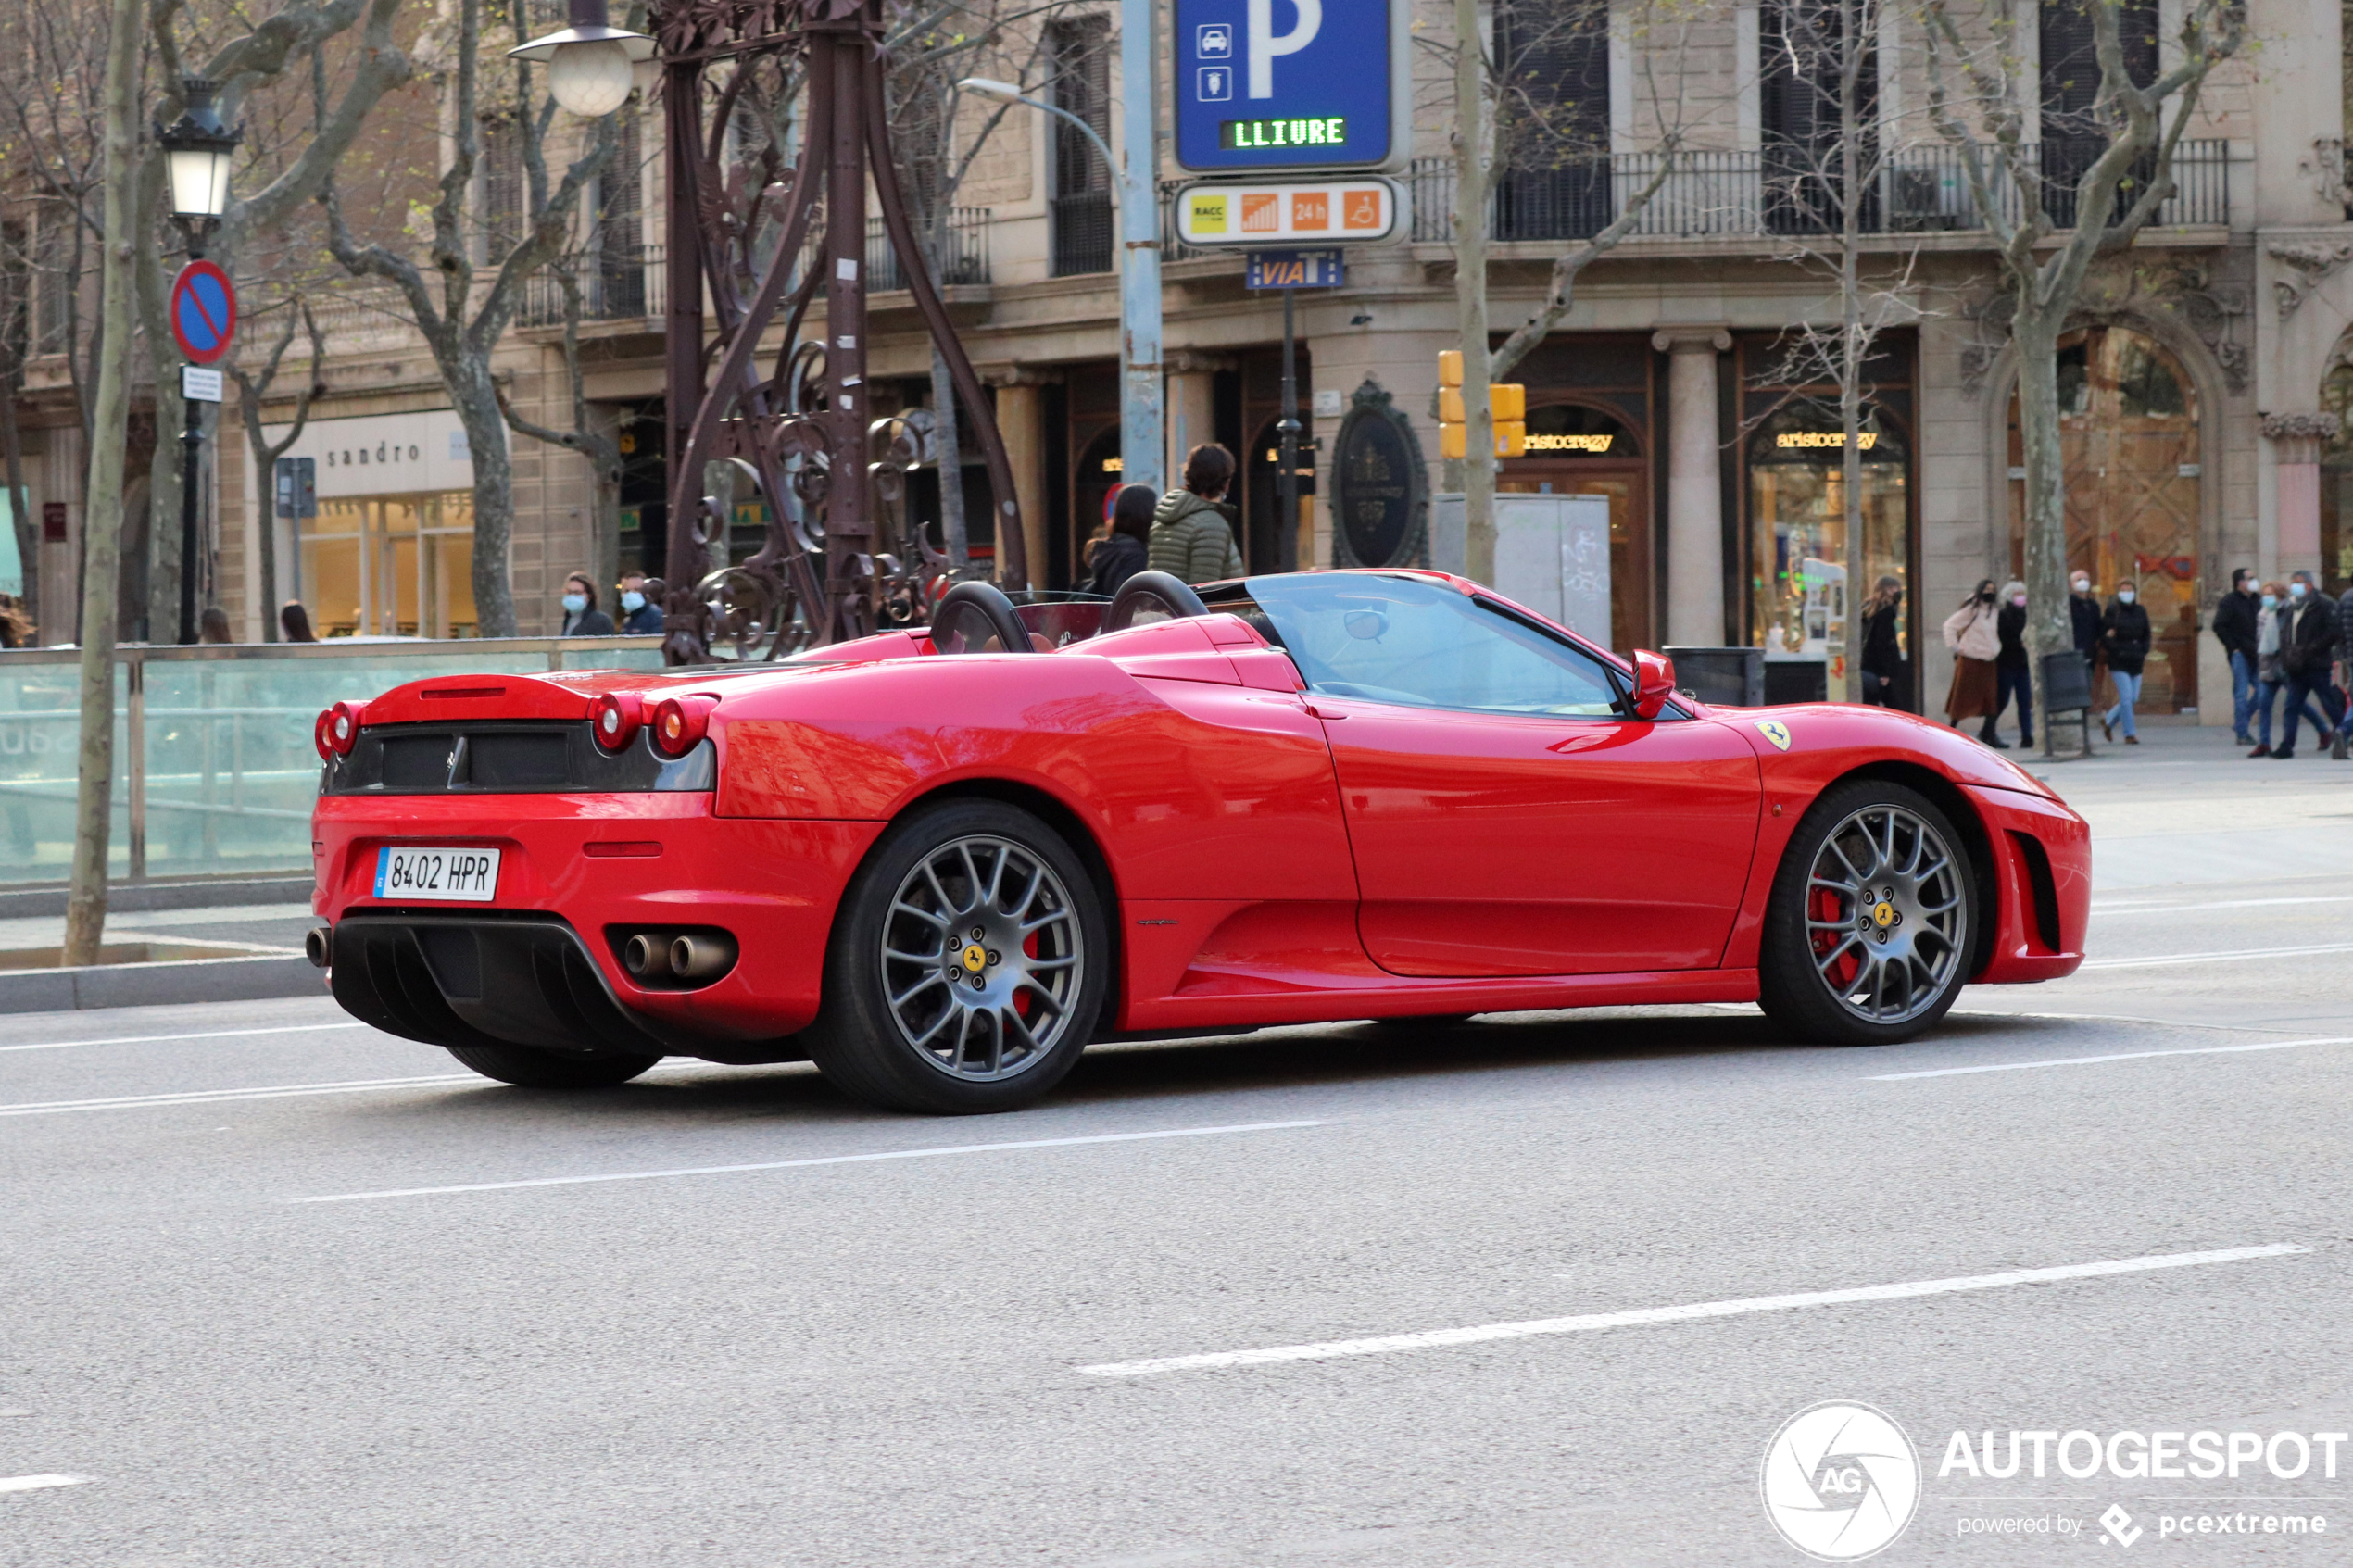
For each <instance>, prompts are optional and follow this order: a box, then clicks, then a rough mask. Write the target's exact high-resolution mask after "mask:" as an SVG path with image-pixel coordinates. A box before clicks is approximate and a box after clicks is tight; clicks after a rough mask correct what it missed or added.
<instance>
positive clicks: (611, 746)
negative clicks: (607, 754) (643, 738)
mask: <svg viewBox="0 0 2353 1568" xmlns="http://www.w3.org/2000/svg"><path fill="white" fill-rule="evenodd" d="M588 718H589V721H590V723H591V724H592V725H593V726H594V727H595V730H596V734H597V744H598V746H602V747H604V748H605V749H606V750H607V751H619V750H621V749H622V748H623V746H627V745H628V744H629V743H630V741H631V740H632V739H633V738H634V737H635V735H636V734H637V726H638V725H640V724H642V723H644V722H645V704H644V702H643V701H642V700H640V699H639V697H638V696H637V694H636V693H635V692H607V693H605V694H604V695H603V696H599V697H598V699H597V700H596V701H595V702H592V703H590V704H589V705H588Z"/></svg>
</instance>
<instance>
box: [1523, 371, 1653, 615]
mask: <svg viewBox="0 0 2353 1568" xmlns="http://www.w3.org/2000/svg"><path fill="white" fill-rule="evenodd" d="M1495 488H1496V489H1498V490H1503V491H1508V492H1513V493H1516V494H1519V495H1601V496H1605V497H1607V499H1608V501H1609V640H1610V646H1612V647H1614V648H1617V650H1618V651H1620V652H1624V651H1626V650H1628V649H1629V648H1638V647H1649V646H1652V643H1653V641H1654V639H1653V636H1652V632H1651V547H1650V546H1651V528H1650V515H1651V508H1650V471H1649V467H1648V464H1647V461H1646V458H1645V456H1644V454H1643V452H1642V442H1641V441H1640V439H1639V438H1637V437H1636V435H1635V434H1634V433H1633V431H1632V430H1630V429H1629V428H1628V426H1627V425H1626V423H1625V421H1623V420H1619V419H1618V418H1617V416H1616V415H1614V414H1611V413H1608V412H1606V411H1604V410H1603V409H1601V408H1592V407H1591V406H1589V405H1587V404H1583V403H1550V404H1546V405H1543V406H1542V407H1541V408H1530V409H1529V411H1528V455H1527V456H1526V457H1524V458H1505V459H1504V471H1503V473H1502V475H1501V476H1500V477H1498V478H1497V479H1496V481H1495Z"/></svg>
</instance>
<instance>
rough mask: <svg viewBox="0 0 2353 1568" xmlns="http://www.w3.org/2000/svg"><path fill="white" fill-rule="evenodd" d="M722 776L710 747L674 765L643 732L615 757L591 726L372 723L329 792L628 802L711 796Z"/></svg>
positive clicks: (332, 778) (331, 776)
mask: <svg viewBox="0 0 2353 1568" xmlns="http://www.w3.org/2000/svg"><path fill="white" fill-rule="evenodd" d="M717 776H718V761H717V753H716V752H715V751H714V750H713V749H712V747H711V742H709V741H704V742H703V743H702V744H701V745H699V746H696V747H695V749H694V750H692V751H690V752H688V753H687V754H686V756H684V757H680V758H674V759H673V758H669V757H664V756H662V755H661V753H660V752H658V751H656V750H655V749H654V748H653V736H652V733H651V732H650V731H640V732H639V733H638V734H637V737H636V739H635V740H634V741H632V742H631V743H630V744H629V745H628V746H624V747H623V748H622V750H621V751H619V752H618V753H614V752H608V751H606V750H604V749H603V748H602V747H600V746H598V745H597V740H596V736H595V735H594V734H592V733H591V732H590V730H589V728H588V723H587V721H585V720H579V721H545V720H539V721H534V720H512V721H505V722H500V721H484V722H480V723H468V724H371V725H370V726H368V727H367V728H366V729H363V730H361V731H360V732H359V740H358V741H357V742H355V743H354V744H353V746H352V748H351V755H350V756H348V757H345V758H340V759H337V760H336V761H334V762H333V763H330V764H329V765H328V767H327V770H326V772H325V775H324V777H323V778H322V779H321V784H320V793H321V794H322V795H468V794H472V795H531V794H546V793H552V792H555V791H576V792H580V793H584V794H598V795H628V794H637V793H644V792H648V791H654V790H707V789H710V788H712V787H713V786H714V784H716V782H717Z"/></svg>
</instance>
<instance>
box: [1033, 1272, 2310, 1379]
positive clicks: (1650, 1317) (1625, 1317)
mask: <svg viewBox="0 0 2353 1568" xmlns="http://www.w3.org/2000/svg"><path fill="white" fill-rule="evenodd" d="M2310 1250H2311V1248H2309V1247H2297V1246H2295V1245H2293V1244H2290V1243H2285V1242H2282V1243H2278V1244H2275V1245H2272V1246H2270V1247H2233V1248H2226V1249H2223V1250H2221V1251H2215V1252H2168V1253H2160V1254H2158V1255H2156V1256H2153V1257H2146V1258H2121V1259H2116V1260H2113V1261H2107V1262H2099V1263H2070V1264H2067V1265H2065V1266H2063V1267H2060V1268H2053V1269H2012V1270H2009V1271H2007V1272H2006V1273H1998V1274H1968V1275H1964V1276H1962V1277H1961V1278H1958V1279H1923V1280H1913V1281H1911V1282H1909V1283H1907V1284H1903V1285H1869V1286H1861V1287H1859V1288H1856V1289H1852V1290H1809V1291H1806V1292H1803V1293H1801V1294H1798V1295H1793V1296H1753V1297H1750V1298H1746V1299H1744V1300H1739V1301H1699V1302H1693V1303H1692V1304H1690V1305H1688V1306H1681V1307H1647V1308H1643V1309H1642V1310H1640V1311H1631V1312H1588V1313H1585V1314H1583V1315H1581V1316H1579V1317H1573V1318H1538V1319H1535V1320H1534V1321H1532V1322H1528V1323H1485V1324H1482V1325H1480V1326H1478V1327H1477V1328H1434V1329H1428V1330H1425V1331H1423V1332H1421V1333H1419V1334H1388V1335H1382V1336H1379V1337H1378V1338H1372V1339H1331V1340H1326V1341H1325V1342H1323V1343H1322V1344H1317V1345H1276V1346H1271V1347H1268V1348H1265V1349H1260V1350H1214V1351H1212V1352H1210V1353H1209V1354H1207V1355H1199V1356H1159V1357H1155V1358H1153V1359H1151V1360H1150V1361H1105V1362H1102V1363H1101V1364H1100V1365H1097V1366H1083V1367H1080V1368H1078V1369H1077V1370H1078V1371H1079V1372H1082V1373H1085V1374H1088V1375H1089V1376H1092V1377H1149V1376H1151V1375H1152V1374H1156V1373H1164V1372H1205V1371H1208V1370H1210V1369H1212V1368H1215V1367H1234V1366H1260V1365H1264V1364H1265V1363H1266V1362H1269V1361H1324V1360H1327V1359H1328V1358H1331V1357H1335V1356H1380V1355H1387V1354H1390V1352H1392V1351H1397V1350H1421V1349H1428V1348H1432V1347H1435V1346H1441V1345H1481V1344H1486V1343H1488V1342H1489V1341H1491V1340H1497V1339H1531V1338H1535V1337H1537V1336H1541V1335H1551V1334H1585V1333H1590V1332H1592V1331H1593V1330H1595V1329H1604V1328H1633V1327H1639V1326H1641V1325H1642V1324H1645V1323H1690V1322H1693V1321H1695V1320H1698V1319H1703V1318H1729V1317H1738V1316H1740V1315H1742V1314H1743V1313H1747V1312H1785V1311H1793V1310H1794V1309H1796V1308H1799V1307H1835V1306H1843V1305H1846V1304H1847V1303H1849V1302H1856V1301H1902V1300H1908V1299H1910V1298H1913V1297H1917V1296H1942V1295H1945V1294H1947V1293H1949V1292H1952V1291H1957V1290H1996V1289H2000V1288H2002V1287H2003V1286H2012V1285H2040V1284H2044V1283H2045V1282H2048V1281H2052V1280H2063V1279H2096V1278H2099V1277H2101V1276H2103V1275H2107V1274H2128V1273H2144V1272H2145V1271H2148V1270H2151V1269H2185V1268H2190V1267H2193V1266H2195V1265H2196V1264H2200V1263H2235V1262H2240V1261H2244V1260H2246V1259H2249V1258H2278V1257H2284V1256H2285V1255H2287V1254H2289V1253H2292V1252H2309V1251H2310Z"/></svg>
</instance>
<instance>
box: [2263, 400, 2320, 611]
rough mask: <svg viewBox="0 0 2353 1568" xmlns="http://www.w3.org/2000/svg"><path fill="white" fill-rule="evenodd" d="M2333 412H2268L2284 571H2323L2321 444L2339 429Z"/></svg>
mask: <svg viewBox="0 0 2353 1568" xmlns="http://www.w3.org/2000/svg"><path fill="white" fill-rule="evenodd" d="M2336 428H2337V419H2336V416H2335V415H2334V414H2328V413H2321V414H2266V415H2264V416H2263V434H2264V435H2265V436H2266V437H2267V438H2268V439H2269V440H2270V441H2271V463H2272V504H2273V506H2274V508H2276V510H2277V515H2278V524H2279V526H2278V537H2279V556H2280V559H2279V570H2280V571H2281V572H2283V573H2286V572H2290V571H2309V572H2311V573H2313V574H2314V575H2315V576H2320V575H2322V571H2321V566H2322V562H2321V448H2322V446H2323V445H2326V444H2327V443H2328V442H2329V441H2330V440H2331V439H2333V438H2334V436H2335V434H2336Z"/></svg>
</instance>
